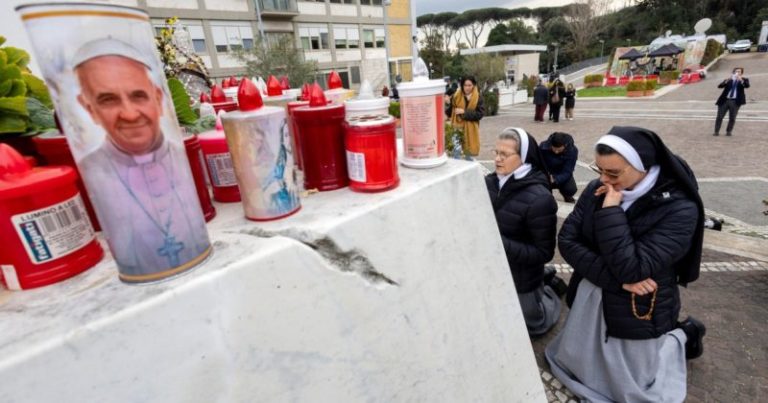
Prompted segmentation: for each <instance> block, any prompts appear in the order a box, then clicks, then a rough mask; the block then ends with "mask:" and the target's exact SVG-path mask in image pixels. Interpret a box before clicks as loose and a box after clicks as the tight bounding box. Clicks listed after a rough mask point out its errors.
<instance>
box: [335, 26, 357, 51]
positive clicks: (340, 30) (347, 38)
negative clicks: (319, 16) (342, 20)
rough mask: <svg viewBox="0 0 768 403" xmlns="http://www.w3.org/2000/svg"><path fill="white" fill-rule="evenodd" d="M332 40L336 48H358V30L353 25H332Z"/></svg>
mask: <svg viewBox="0 0 768 403" xmlns="http://www.w3.org/2000/svg"><path fill="white" fill-rule="evenodd" d="M333 40H334V43H335V44H336V49H358V48H359V47H360V31H358V29H357V27H356V26H354V25H350V26H344V25H336V26H334V27H333Z"/></svg>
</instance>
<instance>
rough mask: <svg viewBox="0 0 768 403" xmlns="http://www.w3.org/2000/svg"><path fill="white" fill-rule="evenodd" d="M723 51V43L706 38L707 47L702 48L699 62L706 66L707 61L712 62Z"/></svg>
mask: <svg viewBox="0 0 768 403" xmlns="http://www.w3.org/2000/svg"><path fill="white" fill-rule="evenodd" d="M723 52H725V48H724V47H723V44H721V43H720V42H718V41H716V40H714V39H709V40H707V47H706V48H705V49H704V56H702V58H701V64H702V65H704V66H706V65H708V64H709V63H712V61H713V60H715V59H716V58H717V57H718V56H720V55H721V54H723Z"/></svg>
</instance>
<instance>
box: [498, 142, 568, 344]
mask: <svg viewBox="0 0 768 403" xmlns="http://www.w3.org/2000/svg"><path fill="white" fill-rule="evenodd" d="M493 153H494V155H495V157H494V163H495V166H496V172H493V173H491V174H489V175H488V176H486V177H485V184H486V187H487V188H488V194H489V196H490V198H491V204H492V205H493V211H494V215H495V217H496V222H497V224H498V226H499V233H500V235H501V241H502V244H503V245H504V252H505V253H506V255H507V262H508V263H509V268H510V270H511V271H512V278H513V279H514V281H515V289H516V290H517V297H518V299H519V301H520V307H521V308H522V311H523V317H524V319H525V324H526V326H527V328H528V334H529V335H531V336H540V335H543V334H544V333H546V332H547V331H549V329H551V328H552V327H553V326H554V325H555V324H556V323H557V320H558V319H559V318H560V298H559V297H558V295H557V293H556V292H555V291H554V290H553V289H552V288H551V287H550V286H549V285H548V284H545V274H544V264H546V263H547V262H549V261H550V260H552V257H553V256H554V253H555V233H556V231H557V203H556V202H555V198H554V197H552V192H551V190H550V188H549V179H548V176H549V175H548V174H547V170H546V167H545V166H544V164H543V163H542V159H541V155H540V153H539V147H538V145H537V144H536V140H534V139H533V137H531V136H530V135H528V133H526V132H525V130H523V129H520V128H515V127H508V128H506V129H504V130H503V131H502V132H501V134H499V136H498V139H497V140H496V148H495V149H494V150H493ZM550 277H552V276H551V275H550ZM550 281H551V280H550Z"/></svg>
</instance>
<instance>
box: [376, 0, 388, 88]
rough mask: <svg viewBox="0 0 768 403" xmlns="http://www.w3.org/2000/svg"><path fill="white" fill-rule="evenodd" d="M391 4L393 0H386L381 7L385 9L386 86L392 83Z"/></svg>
mask: <svg viewBox="0 0 768 403" xmlns="http://www.w3.org/2000/svg"><path fill="white" fill-rule="evenodd" d="M391 4H392V0H384V1H382V2H381V7H382V10H383V11H384V58H385V59H386V60H385V62H386V63H387V79H386V80H384V85H386V86H391V85H392V81H391V80H392V72H390V71H389V23H388V21H387V6H389V5H391ZM374 39H375V38H374Z"/></svg>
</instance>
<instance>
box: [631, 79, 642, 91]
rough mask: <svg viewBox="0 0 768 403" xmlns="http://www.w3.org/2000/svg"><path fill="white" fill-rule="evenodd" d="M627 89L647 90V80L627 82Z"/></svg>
mask: <svg viewBox="0 0 768 403" xmlns="http://www.w3.org/2000/svg"><path fill="white" fill-rule="evenodd" d="M627 91H645V81H630V82H628V83H627Z"/></svg>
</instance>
